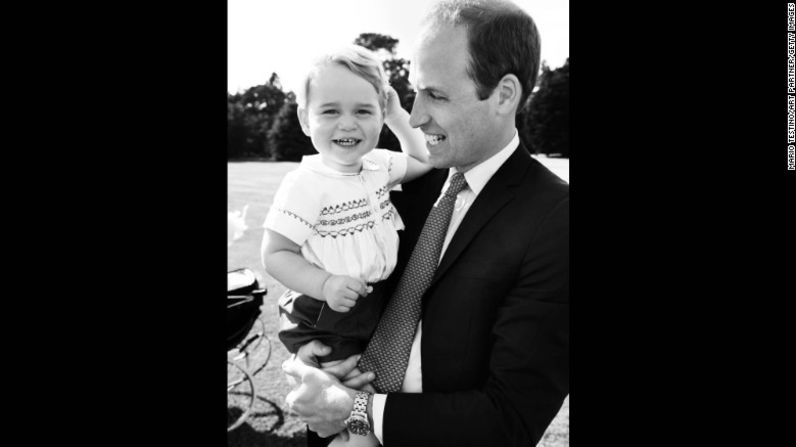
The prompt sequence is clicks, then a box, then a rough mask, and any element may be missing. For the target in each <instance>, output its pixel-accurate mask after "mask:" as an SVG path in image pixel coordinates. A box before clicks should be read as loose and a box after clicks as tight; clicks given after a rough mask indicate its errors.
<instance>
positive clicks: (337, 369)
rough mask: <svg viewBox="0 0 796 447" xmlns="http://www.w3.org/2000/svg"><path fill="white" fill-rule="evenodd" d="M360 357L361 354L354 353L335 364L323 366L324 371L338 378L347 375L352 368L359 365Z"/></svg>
mask: <svg viewBox="0 0 796 447" xmlns="http://www.w3.org/2000/svg"><path fill="white" fill-rule="evenodd" d="M359 357H361V356H360V355H359V354H355V355H352V356H350V357H348V358H347V359H345V361H342V362H340V363H338V364H336V365H334V366H329V367H326V368H323V371H324V372H327V373H329V374H331V375H333V376H335V377H337V378H338V379H339V378H341V377H346V376H347V375H348V373H350V372H351V370H352V369H355V368H356V367H357V362H358V361H359Z"/></svg>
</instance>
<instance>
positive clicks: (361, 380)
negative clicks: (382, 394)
mask: <svg viewBox="0 0 796 447" xmlns="http://www.w3.org/2000/svg"><path fill="white" fill-rule="evenodd" d="M375 378H376V375H375V374H373V373H372V372H367V373H364V374H360V375H358V376H355V377H352V378H350V379H347V380H346V381H344V382H343V385H345V386H347V387H349V388H353V389H355V390H361V389H362V387H364V386H366V385H368V384H369V383H370V382H372V381H373V379H375ZM371 392H373V391H371Z"/></svg>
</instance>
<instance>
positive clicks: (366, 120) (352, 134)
mask: <svg viewBox="0 0 796 447" xmlns="http://www.w3.org/2000/svg"><path fill="white" fill-rule="evenodd" d="M299 120H300V121H301V128H302V129H303V130H304V133H305V134H307V135H308V136H309V137H310V138H311V139H312V145H313V146H314V147H315V149H316V150H317V151H318V152H319V153H320V154H321V158H322V159H323V162H324V163H325V164H326V165H327V166H329V167H331V168H333V169H335V170H337V171H341V172H359V170H360V168H361V167H362V156H363V155H365V154H367V153H368V152H370V151H371V150H372V149H373V148H375V147H376V143H378V141H379V133H380V132H381V128H382V125H383V124H384V117H383V115H382V110H381V107H380V106H379V98H378V95H377V94H376V89H375V88H374V87H373V86H372V85H371V84H370V83H369V82H368V81H366V80H364V79H362V78H360V77H359V76H357V75H355V74H354V73H352V72H351V71H349V70H348V69H347V68H345V67H342V66H339V65H329V66H326V67H323V68H322V69H321V70H320V71H319V72H318V73H317V75H316V76H315V77H314V78H313V79H312V81H311V82H310V87H309V92H308V99H307V108H306V109H299Z"/></svg>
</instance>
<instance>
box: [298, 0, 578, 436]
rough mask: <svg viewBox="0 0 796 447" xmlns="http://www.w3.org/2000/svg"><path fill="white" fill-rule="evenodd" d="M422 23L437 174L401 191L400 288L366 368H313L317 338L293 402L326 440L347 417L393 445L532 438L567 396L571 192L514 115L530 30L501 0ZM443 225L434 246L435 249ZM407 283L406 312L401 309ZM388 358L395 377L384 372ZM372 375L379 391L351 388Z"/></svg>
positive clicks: (418, 75) (306, 351) (527, 83)
mask: <svg viewBox="0 0 796 447" xmlns="http://www.w3.org/2000/svg"><path fill="white" fill-rule="evenodd" d="M425 25H426V26H425V31H424V33H423V35H422V38H421V40H420V43H419V45H418V49H417V51H416V54H415V58H414V59H413V62H412V66H411V68H412V76H413V85H414V86H415V88H416V90H417V96H416V98H415V102H414V106H413V108H412V113H411V119H410V124H411V125H412V126H413V127H419V128H420V129H421V130H422V131H423V132H424V134H425V135H426V140H427V148H428V152H429V161H430V163H431V164H432V165H433V166H434V167H435V168H437V169H435V170H432V171H431V172H430V173H429V174H427V175H426V176H424V177H422V178H420V179H418V180H415V181H413V182H410V183H406V184H405V185H404V186H403V189H404V191H403V193H402V194H403V195H404V197H401V198H400V200H399V199H398V198H396V205H401V208H400V211H401V214H402V216H403V217H404V221H405V223H406V227H407V230H406V232H405V234H404V235H403V236H402V240H401V246H402V250H404V251H403V252H402V254H401V258H399V268H398V269H396V271H395V272H394V273H393V276H392V278H400V279H399V280H398V284H397V286H396V290H395V293H394V294H393V295H392V297H391V299H390V303H389V304H388V307H387V309H386V310H385V312H384V314H383V315H382V317H381V320H380V322H379V327H378V328H377V329H376V333H374V335H373V338H372V339H371V342H370V344H369V345H368V349H367V350H366V351H365V353H363V358H362V360H361V361H360V364H359V366H360V368H359V369H356V368H354V366H355V364H356V362H357V361H358V358H350V359H348V360H347V361H346V362H344V363H343V364H341V365H338V367H336V368H332V369H328V370H326V371H321V370H318V369H316V368H314V367H311V366H307V363H312V357H313V356H315V355H321V354H324V353H326V352H327V350H328V348H326V347H323V346H322V345H320V344H319V343H317V342H311V343H309V344H307V345H305V346H304V347H303V348H302V349H301V350H300V352H299V355H298V358H299V359H300V360H293V361H288V362H286V363H285V364H284V365H283V367H284V370H285V372H286V373H287V374H289V375H290V376H292V377H293V378H295V379H296V380H297V381H299V382H300V385H299V386H298V387H297V388H296V389H295V390H294V391H293V392H291V393H290V395H289V396H288V399H287V400H288V404H289V405H290V406H291V408H292V409H293V411H295V412H296V413H297V414H299V416H301V417H302V418H303V419H304V420H305V421H306V422H307V423H308V424H309V428H310V429H312V430H314V431H316V432H318V434H319V435H321V436H330V435H332V434H334V433H337V432H339V431H341V430H343V429H344V428H346V427H348V428H349V432H352V431H353V432H355V433H356V432H357V431H360V432H362V433H368V432H370V431H372V432H373V433H375V435H376V438H377V439H378V440H379V442H381V443H382V444H383V445H385V446H387V447H393V446H425V445H429V446H431V445H456V446H467V445H472V446H485V445H500V446H514V445H517V446H529V445H535V444H536V443H537V442H538V441H539V439H540V438H541V436H542V434H543V433H544V431H545V429H546V428H547V426H548V425H549V423H550V421H551V420H552V419H553V417H555V415H556V413H557V412H558V410H559V409H560V407H561V404H562V403H563V400H564V398H565V397H566V395H567V394H568V392H569V384H568V382H569V188H568V185H567V184H566V183H565V182H564V181H562V180H561V179H559V178H558V177H556V176H555V175H554V174H552V173H551V172H550V171H549V170H547V169H546V168H545V167H543V166H542V165H541V164H540V163H538V162H537V161H536V160H534V159H533V158H531V157H530V156H529V154H528V151H527V150H526V148H525V147H523V146H522V145H521V144H520V143H519V139H518V136H517V130H516V125H515V116H516V112H517V110H518V109H519V108H520V107H521V106H522V104H524V103H525V101H526V99H527V97H528V95H529V94H530V92H531V90H532V88H533V86H534V83H535V81H536V75H537V73H538V70H539V37H538V33H537V30H536V26H535V25H534V23H533V20H532V19H531V18H530V17H529V16H528V15H527V14H526V13H525V12H523V11H522V10H520V9H519V8H517V7H516V6H515V5H513V4H511V3H507V2H504V1H501V0H495V1H486V0H476V1H460V0H454V1H451V2H444V3H442V4H439V5H438V6H437V7H436V8H435V9H434V10H433V11H432V13H431V14H430V16H429V18H428V19H427V21H426V23H425ZM461 174H463V180H462V175H461ZM454 185H455V186H454ZM454 188H455V189H456V191H454V193H451V194H449V192H450V190H452V189H454ZM460 188H461V190H459V189H460ZM454 196H455V203H454V201H453V200H454ZM443 204H448V205H443ZM445 206H449V207H450V208H451V210H450V211H448V212H447V214H448V215H450V217H447V216H446V217H445V218H444V219H442V218H440V217H439V214H438V213H437V211H438V209H440V208H443V207H445ZM435 213H437V214H435ZM426 216H428V217H426ZM447 219H449V221H448V220H447ZM440 221H442V222H444V225H445V229H446V231H445V230H443V232H442V236H440V238H439V240H440V245H441V246H442V248H441V250H439V253H438V254H435V255H429V253H428V251H427V249H426V247H428V246H430V245H434V244H435V242H428V241H429V240H433V236H430V234H432V233H433V228H432V229H430V227H434V224H435V223H437V224H438V223H439V222H440ZM421 229H422V230H421ZM443 237H444V239H443ZM429 238H430V239H429ZM415 252H418V253H421V254H420V255H418V254H416V253H415ZM410 253H412V254H411V257H410ZM407 257H410V259H409V260H408V261H407ZM432 258H433V259H432ZM434 264H436V265H434ZM429 269H430V271H431V274H430V276H429V278H430V279H429V280H428V284H425V283H424V280H423V279H422V278H424V277H425V276H424V275H426V272H425V271H426V270H429ZM418 288H420V289H421V290H419V291H418V290H417V289H418ZM402 289H403V290H402ZM413 293H414V294H416V295H419V297H420V298H419V299H418V303H419V304H417V305H418V306H419V309H420V310H419V312H418V313H419V315H418V316H417V317H414V319H412V317H411V316H410V317H407V316H406V315H402V314H401V311H402V309H403V308H406V307H412V306H413V304H412V303H413V301H412V299H411V298H404V296H411V295H412V294H413ZM365 299H366V298H365ZM396 315H397V317H396ZM396 321H397V322H399V323H396ZM407 326H409V328H410V329H409V332H410V334H411V335H410V337H409V341H408V342H406V343H404V344H402V343H403V342H400V339H401V338H402V336H401V335H400V333H401V332H405V331H404V330H403V329H405V328H406V327H407ZM400 346H406V348H400ZM301 360H303V362H302V361H301ZM396 364H397V365H398V369H399V373H398V374H397V377H398V382H397V383H398V385H397V386H393V385H390V384H388V383H380V382H379V379H380V378H381V379H384V380H383V381H382V382H385V381H386V379H389V378H391V377H393V378H394V376H395V373H394V371H393V370H391V369H390V368H391V367H395V365H396ZM360 369H361V370H362V371H363V372H364V374H361V375H360V374H359V370H360ZM393 369H394V368H393ZM372 370H373V372H375V375H376V380H375V381H374V384H375V385H376V388H377V391H378V392H377V393H376V394H375V395H374V394H370V393H366V392H358V391H357V390H356V389H354V388H361V387H362V386H363V385H364V384H365V383H366V382H368V381H370V377H372V376H371V375H370V374H369V372H370V371H372ZM335 377H337V378H340V380H343V383H340V382H339V381H338V380H337V379H336V378H335ZM391 380H393V381H394V379H391ZM385 390H386V392H385ZM355 403H356V405H357V406H356V408H355ZM350 436H352V437H353V436H359V435H358V434H351V435H350ZM315 440H316V438H314V437H310V442H311V443H312V442H315Z"/></svg>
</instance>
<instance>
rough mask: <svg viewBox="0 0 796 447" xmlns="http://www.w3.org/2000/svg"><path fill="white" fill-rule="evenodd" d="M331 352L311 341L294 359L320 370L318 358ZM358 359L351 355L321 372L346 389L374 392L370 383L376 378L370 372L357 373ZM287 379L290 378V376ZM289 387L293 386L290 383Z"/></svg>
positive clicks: (300, 349) (318, 343)
mask: <svg viewBox="0 0 796 447" xmlns="http://www.w3.org/2000/svg"><path fill="white" fill-rule="evenodd" d="M331 352H332V349H331V348H330V347H328V346H326V345H324V344H323V343H321V342H319V341H318V340H312V341H310V342H309V343H307V344H305V345H303V346H302V347H300V348H299V350H298V352H297V353H296V357H297V358H298V360H299V361H301V362H303V363H304V364H305V365H309V366H312V367H315V368H321V365H320V362H319V361H318V357H319V356H324V355H328V354H329V353H331ZM360 357H361V356H360V355H352V356H351V357H349V358H347V359H345V361H343V362H341V363H338V364H336V365H334V366H329V367H326V368H323V371H324V372H326V373H327V374H331V375H332V376H334V377H335V378H337V379H338V380H339V381H341V382H342V383H343V385H345V386H346V387H348V388H353V389H355V390H359V391H369V392H371V393H373V392H375V390H374V389H373V387H372V386H371V385H370V382H372V381H373V379H375V378H376V375H375V374H373V373H372V372H365V373H361V372H360V371H359V369H358V368H357V362H359V358H360ZM288 377H289V378H290V377H291V376H288ZM291 385H295V384H294V383H291Z"/></svg>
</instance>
